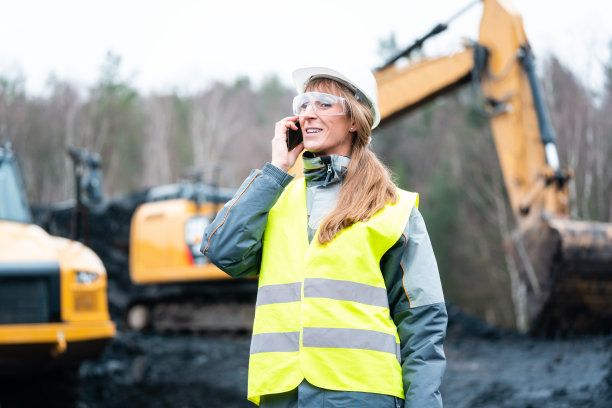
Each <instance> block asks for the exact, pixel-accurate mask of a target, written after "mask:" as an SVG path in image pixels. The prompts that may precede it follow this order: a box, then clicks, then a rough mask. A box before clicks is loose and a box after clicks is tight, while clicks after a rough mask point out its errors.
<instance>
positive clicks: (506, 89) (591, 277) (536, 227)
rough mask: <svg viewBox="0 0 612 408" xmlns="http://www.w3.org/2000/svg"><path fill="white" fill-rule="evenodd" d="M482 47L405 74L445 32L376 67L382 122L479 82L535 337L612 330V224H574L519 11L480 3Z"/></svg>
mask: <svg viewBox="0 0 612 408" xmlns="http://www.w3.org/2000/svg"><path fill="white" fill-rule="evenodd" d="M482 3H483V14H482V19H481V23H480V31H479V38H478V41H477V42H472V43H470V44H467V45H466V46H465V49H464V50H462V51H459V52H457V53H455V54H453V55H448V56H443V57H439V58H432V59H422V60H420V61H415V62H410V63H409V65H407V66H406V65H405V64H404V65H401V64H399V63H398V61H399V60H401V59H403V58H404V57H407V56H409V55H410V53H411V52H412V51H413V50H415V49H417V48H419V47H420V46H421V45H422V43H423V42H424V41H425V40H426V39H428V38H430V37H432V36H434V35H436V34H438V33H440V32H443V31H444V30H445V29H446V28H447V26H448V25H447V24H439V25H437V26H436V27H435V28H434V29H433V30H431V31H430V32H429V33H428V34H426V35H425V36H424V37H422V38H419V39H418V40H416V41H415V42H414V43H413V44H412V45H411V46H410V47H408V48H407V49H406V50H404V51H403V52H401V53H399V54H398V55H396V56H395V57H394V58H392V59H390V60H389V62H388V63H386V64H385V65H384V66H382V67H381V68H379V69H378V70H377V72H376V73H375V77H376V80H377V83H378V88H379V107H380V110H381V116H382V118H383V120H388V119H391V118H393V117H396V116H398V115H402V114H405V113H407V112H410V111H412V110H414V109H416V108H418V107H420V106H422V105H423V104H424V103H426V102H428V101H430V100H432V99H433V98H435V97H437V96H439V95H443V94H446V93H448V92H451V91H452V90H454V89H456V88H458V87H460V86H462V85H465V84H468V83H470V82H471V81H477V83H478V84H479V86H480V88H481V90H482V93H483V94H484V97H485V99H486V101H487V104H488V108H489V109H488V110H489V113H490V124H491V128H492V133H493V139H494V143H495V146H496V150H497V155H498V159H499V162H500V165H501V170H502V173H503V178H504V183H505V186H506V189H507V192H508V196H509V199H510V205H511V208H512V210H513V213H514V216H515V219H516V224H517V231H515V233H514V234H513V240H512V241H513V247H514V248H513V249H512V252H513V255H514V257H515V258H516V259H517V260H518V262H517V264H518V266H519V268H518V269H519V277H520V280H521V281H522V283H523V284H524V285H525V286H526V288H527V300H528V301H527V306H526V308H524V309H526V310H524V314H525V316H526V317H527V320H528V327H529V330H530V331H532V332H534V333H543V334H551V333H554V332H567V331H572V332H602V331H605V332H609V331H611V330H612V224H609V223H602V222H586V221H574V220H570V219H569V195H568V184H567V181H568V179H569V178H570V177H571V171H570V170H568V169H566V168H563V167H562V166H561V165H560V163H559V157H558V154H557V148H556V144H555V133H554V130H553V127H552V126H551V123H550V120H549V117H548V111H547V108H546V105H545V103H544V98H543V96H542V91H541V89H540V86H539V84H538V80H537V78H536V73H535V69H534V57H533V54H532V50H531V47H530V45H529V41H528V40H527V36H526V35H525V31H524V29H523V22H522V18H521V16H520V14H519V13H518V11H517V10H516V9H515V8H514V7H513V6H512V4H511V3H510V2H509V1H507V0H482Z"/></svg>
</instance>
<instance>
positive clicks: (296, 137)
mask: <svg viewBox="0 0 612 408" xmlns="http://www.w3.org/2000/svg"><path fill="white" fill-rule="evenodd" d="M294 123H295V125H296V126H297V130H293V129H292V128H287V150H288V151H291V150H293V149H295V147H296V146H297V145H299V144H300V143H302V140H303V137H302V129H301V128H300V122H299V121H296V122H294Z"/></svg>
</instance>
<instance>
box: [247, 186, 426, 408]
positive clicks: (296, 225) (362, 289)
mask: <svg viewBox="0 0 612 408" xmlns="http://www.w3.org/2000/svg"><path fill="white" fill-rule="evenodd" d="M399 196H400V199H399V202H398V203H396V204H394V205H387V206H386V207H385V208H384V209H383V210H381V211H379V212H378V213H376V214H374V215H373V216H372V217H371V218H370V220H368V221H367V222H363V223H362V222H359V223H356V224H354V225H352V226H351V227H349V228H346V229H344V230H343V231H341V232H340V233H339V234H338V235H337V236H336V238H334V240H332V241H331V242H329V243H328V244H326V245H325V246H322V245H320V244H319V243H318V240H317V237H316V235H315V237H314V238H313V240H312V243H310V244H309V243H308V230H307V215H306V196H305V183H304V179H303V178H301V179H298V180H294V181H293V182H292V183H291V184H290V185H289V186H288V187H287V188H286V189H285V191H284V192H283V194H282V195H281V197H280V198H279V200H278V201H277V203H276V205H275V206H274V207H273V208H272V210H271V211H270V213H269V216H268V224H267V226H266V231H265V234H264V237H263V254H262V267H261V273H260V277H259V291H258V294H257V307H256V311H255V322H254V326H253V338H252V341H251V354H250V360H249V390H248V397H249V400H251V401H253V402H255V403H256V404H257V403H259V396H260V395H263V394H274V393H281V392H285V391H290V390H291V389H293V388H295V387H297V386H298V385H299V383H300V382H301V381H302V380H303V379H304V378H306V379H307V380H308V381H309V382H310V383H312V384H314V385H316V386H318V387H321V388H326V389H334V390H343V391H361V392H374V393H381V394H388V395H394V396H397V397H400V398H403V397H404V395H403V385H402V373H401V366H400V364H399V361H400V357H399V356H400V353H399V351H400V343H399V336H398V334H397V329H396V327H395V324H394V323H393V321H392V320H391V316H390V312H389V305H388V300H387V290H386V287H385V282H384V279H383V278H382V274H381V272H380V259H381V257H382V256H383V255H384V254H385V253H386V252H387V251H388V249H389V248H391V246H393V244H395V243H396V242H397V240H398V239H399V237H400V236H401V234H402V232H403V229H404V227H405V225H406V223H407V221H408V217H409V215H410V211H411V210H412V207H413V206H414V204H415V202H416V200H417V195H416V194H415V193H408V192H405V191H400V192H399Z"/></svg>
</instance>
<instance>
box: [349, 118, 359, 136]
mask: <svg viewBox="0 0 612 408" xmlns="http://www.w3.org/2000/svg"><path fill="white" fill-rule="evenodd" d="M356 131H357V122H356V121H355V120H354V119H353V120H352V121H351V126H350V127H349V132H351V133H353V132H356Z"/></svg>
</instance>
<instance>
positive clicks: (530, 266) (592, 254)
mask: <svg viewBox="0 0 612 408" xmlns="http://www.w3.org/2000/svg"><path fill="white" fill-rule="evenodd" d="M542 224H543V225H539V226H536V227H534V228H531V229H530V230H528V231H526V232H524V233H523V234H521V237H520V242H519V245H516V248H517V251H516V255H518V257H519V259H520V260H521V262H520V264H521V265H522V268H521V269H522V272H523V274H522V277H523V278H524V280H525V281H527V285H526V286H527V288H528V293H527V295H528V296H527V297H528V315H529V319H530V322H531V323H530V330H531V331H532V332H533V333H535V334H544V335H553V334H556V333H565V334H567V333H602V332H610V331H612V224H610V223H603V222H592V221H573V220H569V219H561V218H551V219H549V220H545V221H542ZM521 247H522V248H521ZM521 253H522V254H521Z"/></svg>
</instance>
